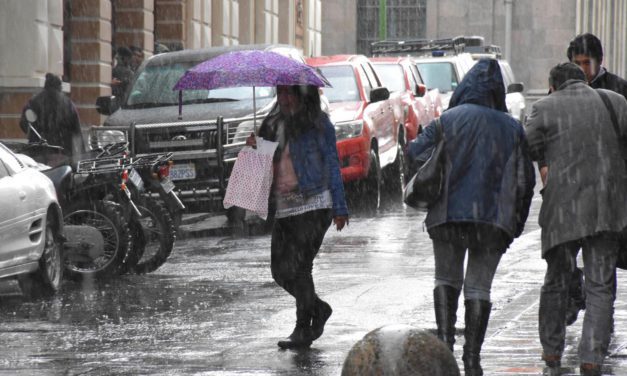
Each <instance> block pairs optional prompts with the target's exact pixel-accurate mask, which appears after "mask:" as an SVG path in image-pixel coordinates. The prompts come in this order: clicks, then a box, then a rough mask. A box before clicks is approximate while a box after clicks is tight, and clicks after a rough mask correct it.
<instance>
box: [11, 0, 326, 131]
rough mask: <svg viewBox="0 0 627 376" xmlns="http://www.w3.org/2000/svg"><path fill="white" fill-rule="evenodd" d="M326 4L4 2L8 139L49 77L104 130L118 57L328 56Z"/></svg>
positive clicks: (274, 0)
mask: <svg viewBox="0 0 627 376" xmlns="http://www.w3.org/2000/svg"><path fill="white" fill-rule="evenodd" d="M321 17H322V0H263V1H261V0H3V1H2V2H0V29H1V30H2V33H0V49H1V50H2V51H3V53H2V54H1V55H0V139H2V138H22V137H24V135H23V134H22V132H21V130H20V129H19V125H18V124H19V118H20V114H21V111H22V108H23V106H24V104H25V103H26V102H27V101H28V99H29V98H30V97H31V96H32V95H33V94H35V93H37V92H38V91H40V90H41V88H42V87H43V83H44V76H45V74H46V73H47V72H52V73H55V74H57V75H59V76H62V77H63V81H64V84H63V90H64V91H65V92H67V93H68V94H69V95H70V97H71V98H72V100H73V101H74V103H75V104H76V107H77V108H78V111H79V115H80V118H81V123H82V124H83V125H84V126H89V125H99V124H102V122H103V120H104V119H103V117H102V116H101V115H99V114H98V113H97V112H96V110H95V101H96V98H97V97H98V96H102V95H110V94H111V85H110V83H111V71H112V66H113V64H114V59H113V52H114V51H115V48H116V47H117V46H130V45H134V46H138V47H141V48H142V49H143V51H144V55H145V56H146V57H149V56H151V55H152V54H153V51H154V48H155V45H156V43H159V44H160V45H164V46H167V47H168V48H169V49H170V50H177V49H190V48H192V49H197V48H204V47H210V46H223V45H235V44H253V43H287V44H292V45H294V46H296V47H299V48H301V49H302V50H303V53H304V54H305V55H306V56H315V55H320V54H321V45H322V33H321V25H322V18H321Z"/></svg>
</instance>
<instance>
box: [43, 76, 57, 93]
mask: <svg viewBox="0 0 627 376" xmlns="http://www.w3.org/2000/svg"><path fill="white" fill-rule="evenodd" d="M44 89H51V90H57V91H61V79H60V78H59V76H57V75H56V74H53V73H46V81H45V82H44Z"/></svg>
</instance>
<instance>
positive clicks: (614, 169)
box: [526, 63, 627, 375]
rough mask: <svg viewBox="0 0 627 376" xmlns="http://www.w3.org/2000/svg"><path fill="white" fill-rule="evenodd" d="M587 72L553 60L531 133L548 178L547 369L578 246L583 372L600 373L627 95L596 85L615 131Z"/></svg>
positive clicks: (626, 222) (624, 219)
mask: <svg viewBox="0 0 627 376" xmlns="http://www.w3.org/2000/svg"><path fill="white" fill-rule="evenodd" d="M585 79H586V77H585V75H584V73H583V71H582V70H581V69H579V67H577V65H575V64H573V63H564V64H559V65H557V66H555V67H554V68H553V69H552V70H551V72H550V77H549V85H550V92H551V94H550V95H549V96H547V97H546V98H543V99H541V100H539V101H537V102H536V103H535V104H534V105H533V108H532V111H531V115H530V116H529V118H528V119H527V123H526V132H527V140H528V142H529V148H530V153H531V157H532V159H534V160H536V161H538V165H539V168H540V169H541V171H543V172H544V173H543V174H541V175H542V176H543V177H544V178H545V186H544V188H543V190H542V191H541V192H542V207H541V209H540V215H539V223H540V227H541V228H542V236H541V238H542V257H543V258H544V259H545V260H546V263H547V270H546V275H545V278H544V285H543V286H542V290H541V294H540V311H539V335H540V342H541V344H542V349H543V354H542V357H543V359H544V360H545V362H546V364H547V366H548V367H549V368H550V369H553V370H558V369H559V367H560V361H561V356H562V353H563V351H564V337H565V331H566V324H565V314H566V306H567V301H568V284H569V281H570V275H571V274H572V272H573V270H574V268H575V267H576V265H575V263H574V260H575V257H576V255H577V253H578V251H579V249H580V248H581V249H583V262H584V274H585V290H586V307H587V308H586V313H585V316H584V322H583V329H582V335H581V341H580V344H579V360H580V369H581V374H582V375H600V374H601V365H602V364H603V360H604V358H605V356H606V354H607V349H608V345H609V341H610V334H611V327H612V321H613V312H614V309H613V304H614V298H615V296H614V294H613V289H614V285H615V273H616V258H617V255H618V249H619V243H618V240H617V234H618V233H619V232H620V231H621V230H622V229H623V228H625V227H626V226H627V211H626V210H625V208H626V207H627V191H625V189H624V187H625V186H627V170H626V168H625V162H624V160H623V158H622V155H621V151H622V150H621V149H622V146H621V143H622V141H621V137H622V136H623V135H626V134H627V101H626V100H625V99H624V98H623V97H622V96H621V95H619V94H617V93H614V92H612V91H608V90H603V89H597V90H598V91H601V90H602V91H603V92H604V94H605V95H606V96H607V97H608V98H609V99H610V100H611V103H612V105H613V107H614V109H615V112H616V115H617V118H618V123H619V124H620V131H619V132H620V136H621V137H618V136H617V135H616V132H615V130H614V127H613V123H612V121H611V116H610V112H609V111H608V108H607V107H606V106H605V104H604V102H603V100H602V97H601V96H600V95H599V93H598V92H597V90H595V89H593V88H591V87H590V86H588V85H587V84H586V82H585Z"/></svg>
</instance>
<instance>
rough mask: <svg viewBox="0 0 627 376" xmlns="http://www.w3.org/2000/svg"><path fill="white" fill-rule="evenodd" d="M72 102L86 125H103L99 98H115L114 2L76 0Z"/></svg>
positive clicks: (72, 39)
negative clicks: (97, 106)
mask: <svg viewBox="0 0 627 376" xmlns="http://www.w3.org/2000/svg"><path fill="white" fill-rule="evenodd" d="M70 17H71V20H70V22H71V36H70V44H71V51H72V52H71V68H70V77H71V83H72V91H71V98H72V101H73V102H74V104H75V105H76V107H77V109H78V113H79V116H80V119H81V124H83V125H100V124H102V123H103V121H104V116H102V115H100V114H99V113H98V112H97V111H96V98H97V97H99V96H102V95H111V86H110V84H111V63H112V61H111V57H112V54H111V2H110V1H101V0H73V1H72V9H71V16H70Z"/></svg>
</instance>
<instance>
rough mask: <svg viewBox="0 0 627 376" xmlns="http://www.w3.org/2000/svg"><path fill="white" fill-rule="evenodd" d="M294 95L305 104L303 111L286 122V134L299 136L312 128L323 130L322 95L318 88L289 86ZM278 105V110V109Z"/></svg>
mask: <svg viewBox="0 0 627 376" xmlns="http://www.w3.org/2000/svg"><path fill="white" fill-rule="evenodd" d="M287 88H288V90H289V91H290V92H291V94H292V95H294V96H296V97H297V98H299V100H300V102H301V103H302V104H303V107H302V108H301V110H300V111H299V112H298V113H296V114H294V115H293V116H291V117H290V118H288V119H285V120H286V128H285V129H286V134H287V135H288V136H293V137H295V136H297V135H299V134H301V133H303V132H305V131H307V130H309V129H311V128H317V129H319V130H321V131H322V130H323V129H324V126H323V125H322V122H320V121H319V120H320V119H319V118H320V115H321V114H322V109H321V108H320V93H319V92H318V87H317V86H313V85H290V86H287ZM278 105H279V104H278V103H277V109H278Z"/></svg>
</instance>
